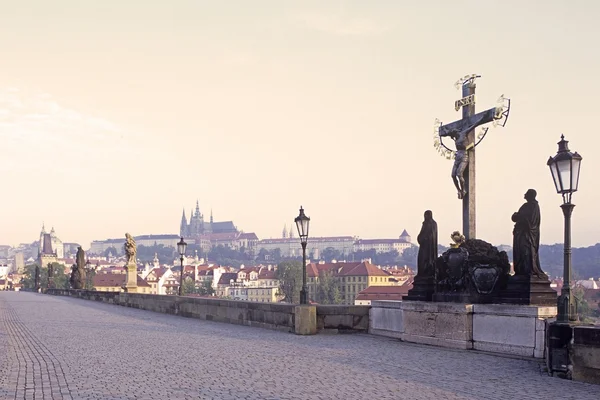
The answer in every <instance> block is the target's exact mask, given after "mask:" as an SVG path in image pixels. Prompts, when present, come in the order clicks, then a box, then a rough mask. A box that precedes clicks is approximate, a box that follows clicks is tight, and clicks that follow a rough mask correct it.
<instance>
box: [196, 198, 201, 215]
mask: <svg viewBox="0 0 600 400" xmlns="http://www.w3.org/2000/svg"><path fill="white" fill-rule="evenodd" d="M196 215H200V203H198V200H196Z"/></svg>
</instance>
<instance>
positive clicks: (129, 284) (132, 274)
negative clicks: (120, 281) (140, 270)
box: [123, 264, 137, 293]
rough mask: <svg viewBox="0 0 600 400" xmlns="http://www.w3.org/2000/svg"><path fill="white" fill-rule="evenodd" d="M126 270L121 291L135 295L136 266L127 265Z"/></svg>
mask: <svg viewBox="0 0 600 400" xmlns="http://www.w3.org/2000/svg"><path fill="white" fill-rule="evenodd" d="M125 268H126V270H127V276H126V278H125V284H124V285H123V289H124V290H125V292H126V293H136V292H137V265H135V264H133V265H132V264H128V265H126V266H125Z"/></svg>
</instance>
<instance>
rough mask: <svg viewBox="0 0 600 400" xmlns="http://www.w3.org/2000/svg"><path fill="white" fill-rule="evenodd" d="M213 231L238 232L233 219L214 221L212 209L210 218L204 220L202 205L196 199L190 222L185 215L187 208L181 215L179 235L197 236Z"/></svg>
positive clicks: (186, 236)
mask: <svg viewBox="0 0 600 400" xmlns="http://www.w3.org/2000/svg"><path fill="white" fill-rule="evenodd" d="M211 233H238V230H237V228H236V226H235V225H234V224H233V221H221V222H214V220H213V215H212V211H211V212H210V220H209V221H205V220H204V214H202V213H201V212H200V205H199V204H198V201H196V210H193V211H192V212H190V220H189V222H188V220H187V218H186V216H185V209H184V210H183V215H182V216H181V224H180V226H179V236H183V237H185V238H195V237H197V236H200V235H209V234H211Z"/></svg>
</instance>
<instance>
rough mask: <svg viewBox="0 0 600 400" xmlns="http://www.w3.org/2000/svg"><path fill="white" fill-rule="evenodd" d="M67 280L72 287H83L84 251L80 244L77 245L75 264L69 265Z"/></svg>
mask: <svg viewBox="0 0 600 400" xmlns="http://www.w3.org/2000/svg"><path fill="white" fill-rule="evenodd" d="M69 282H70V283H71V287H72V288H73V289H85V252H84V251H83V249H82V248H81V246H79V247H77V255H76V256H75V264H74V265H73V266H72V267H71V278H70V279H69Z"/></svg>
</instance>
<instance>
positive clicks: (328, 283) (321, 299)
mask: <svg viewBox="0 0 600 400" xmlns="http://www.w3.org/2000/svg"><path fill="white" fill-rule="evenodd" d="M314 300H315V301H316V302H317V303H321V304H341V303H342V302H343V300H342V294H341V291H340V284H339V282H338V280H337V279H335V278H334V277H333V274H332V273H331V272H330V271H321V272H319V281H318V282H317V288H316V296H315V299H314Z"/></svg>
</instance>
